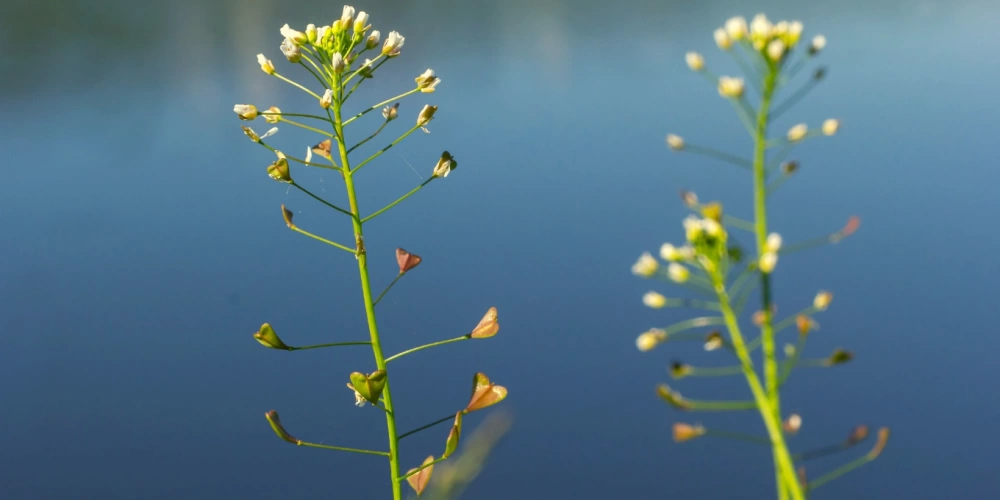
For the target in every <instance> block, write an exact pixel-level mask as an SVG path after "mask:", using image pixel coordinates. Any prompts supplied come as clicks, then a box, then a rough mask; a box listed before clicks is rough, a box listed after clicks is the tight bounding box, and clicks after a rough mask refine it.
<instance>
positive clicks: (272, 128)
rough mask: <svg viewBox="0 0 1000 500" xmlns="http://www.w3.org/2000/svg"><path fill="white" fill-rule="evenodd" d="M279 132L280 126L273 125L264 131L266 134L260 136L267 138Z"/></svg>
mask: <svg viewBox="0 0 1000 500" xmlns="http://www.w3.org/2000/svg"><path fill="white" fill-rule="evenodd" d="M277 133H278V127H271V129H270V130H268V131H267V132H264V135H262V136H260V138H261V139H267V138H268V137H271V136H272V135H274V134H277Z"/></svg>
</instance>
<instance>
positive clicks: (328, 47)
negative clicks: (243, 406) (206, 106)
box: [233, 6, 507, 500]
mask: <svg viewBox="0 0 1000 500" xmlns="http://www.w3.org/2000/svg"><path fill="white" fill-rule="evenodd" d="M370 28H371V26H370V25H369V24H368V14H366V13H364V12H359V13H357V15H355V11H354V8H353V7H350V6H345V7H344V10H343V14H342V16H341V17H340V18H339V19H336V20H334V21H333V23H332V24H331V25H330V26H323V27H319V28H317V27H316V26H314V25H312V24H310V25H309V26H307V27H306V29H305V31H297V30H294V29H292V28H290V27H289V26H288V25H287V24H286V25H285V26H284V27H282V28H281V35H282V36H283V37H284V41H283V42H282V43H281V47H280V48H281V52H282V54H283V55H284V57H285V59H287V60H288V61H289V62H291V63H293V64H295V65H297V66H301V67H302V68H304V69H305V70H306V71H307V72H308V73H309V74H311V75H312V76H313V77H315V78H316V80H317V81H318V82H319V84H320V85H321V86H322V88H323V90H322V91H315V92H314V91H313V90H310V89H309V88H308V87H307V86H306V85H302V84H299V83H297V82H295V81H293V80H291V79H290V78H288V77H286V76H285V75H282V74H281V73H279V72H278V71H277V69H276V68H275V66H274V64H273V63H272V62H271V60H270V59H268V58H267V57H265V56H264V55H263V54H260V55H258V56H257V62H258V64H260V68H261V70H262V71H263V72H264V73H266V74H268V75H270V76H273V77H275V78H278V79H280V80H282V81H285V82H287V83H289V84H290V85H292V86H294V87H296V88H298V89H299V90H301V91H303V92H305V93H306V94H308V95H310V96H312V98H313V99H315V100H316V103H317V106H318V108H319V109H318V111H316V112H315V113H316V114H312V113H285V112H282V111H281V110H280V109H279V108H277V107H273V106H272V107H270V108H269V109H267V110H266V111H260V110H258V108H257V107H256V106H254V105H251V104H240V105H236V106H235V107H234V109H233V110H234V111H235V112H236V114H237V115H238V116H239V118H240V119H242V120H254V119H256V118H257V117H258V116H261V117H263V118H264V120H265V121H266V122H267V123H272V124H276V123H285V124H288V125H291V126H295V127H299V128H302V129H305V130H309V131H311V132H314V133H317V134H319V135H320V136H322V137H323V140H322V142H319V143H318V144H316V145H314V146H311V147H307V148H306V154H305V158H304V159H299V158H295V157H292V156H289V155H286V154H284V153H282V152H281V151H279V150H277V149H275V148H274V147H272V146H271V145H269V144H268V143H267V142H264V139H266V138H268V137H270V136H272V135H274V133H276V132H277V128H272V129H271V130H269V131H268V132H266V133H264V134H260V135H258V134H257V133H256V132H255V131H254V130H253V129H251V128H249V127H243V131H244V133H245V134H246V135H247V136H248V137H250V140H252V141H253V142H255V143H257V144H260V145H261V146H263V147H265V148H267V149H269V150H271V151H272V152H274V154H275V155H276V157H277V158H276V160H275V161H274V162H273V163H271V164H270V165H269V166H268V167H267V173H268V175H269V176H270V177H271V178H272V179H274V180H276V181H279V182H282V183H286V184H289V185H291V186H293V187H295V188H296V189H298V190H299V191H302V192H303V193H305V194H306V195H308V196H309V197H311V198H313V199H314V200H315V201H318V202H319V203H322V204H323V205H325V206H327V207H328V208H331V209H333V210H335V211H337V212H340V213H341V214H344V215H346V216H347V217H349V218H350V220H351V226H352V228H353V232H354V242H353V245H350V244H340V243H336V242H334V241H331V240H328V239H326V238H323V237H321V236H317V235H315V234H313V233H310V232H307V231H305V230H303V229H301V228H299V227H298V226H297V225H296V224H295V223H294V222H293V221H292V216H293V214H292V212H291V211H290V210H288V209H287V208H285V206H284V205H282V207H281V210H282V216H283V217H284V220H285V224H287V225H288V227H289V229H291V230H292V231H295V232H297V233H300V234H303V235H305V236H308V237H310V238H313V239H315V240H318V241H321V242H323V243H326V244H327V245H330V246H332V247H334V248H337V249H339V250H342V251H345V252H348V253H350V254H352V255H353V256H354V257H355V259H356V260H357V263H358V271H359V274H360V277H361V293H362V296H363V297H364V307H365V314H366V316H367V319H368V331H369V337H370V338H369V340H366V341H352V342H334V343H329V344H320V345H309V346H303V347H293V346H290V345H288V344H286V343H285V342H284V341H283V340H282V339H281V338H280V337H278V335H277V333H275V331H274V329H273V328H272V327H271V326H270V325H269V324H267V323H265V324H264V325H263V326H261V328H260V329H259V330H258V331H257V333H255V334H254V338H255V339H256V340H257V341H258V342H260V343H261V344H262V345H264V346H265V347H268V348H271V349H276V350H284V351H297V350H302V349H315V348H322V347H336V346H348V345H368V346H371V349H372V353H373V354H374V357H375V366H374V367H369V368H368V369H366V370H364V371H356V372H353V373H350V374H345V375H347V378H348V382H347V387H348V388H349V389H350V390H351V391H352V392H353V393H354V398H355V403H356V404H357V406H359V407H361V406H365V403H370V404H371V405H372V406H374V407H375V408H378V409H379V410H381V411H380V412H379V413H384V414H385V419H386V427H387V434H388V447H389V450H388V451H376V450H362V449H354V448H344V447H340V446H330V445H325V444H316V443H311V442H306V441H303V440H301V439H298V438H294V437H292V436H291V434H289V433H288V432H287V431H286V430H285V428H284V427H283V425H282V423H281V421H280V420H279V418H278V413H277V412H275V411H274V410H272V411H269V412H267V413H266V415H265V416H266V417H267V420H268V422H269V423H270V424H271V427H272V429H273V430H274V432H275V433H276V434H277V435H278V437H280V438H281V439H284V440H285V441H288V442H290V443H293V444H296V445H299V446H310V447H314V448H325V449H331V450H340V451H347V452H354V453H361V454H368V455H379V456H383V457H387V458H388V459H389V469H390V475H391V480H392V494H393V498H394V499H396V500H398V499H400V498H402V486H401V485H402V483H403V482H404V481H405V482H408V483H409V484H410V485H411V486H412V487H413V489H414V490H415V491H416V492H417V494H418V495H420V493H422V492H423V489H424V487H425V486H426V485H427V482H428V480H429V479H430V476H431V472H432V471H433V467H434V465H435V464H437V463H440V462H442V461H444V460H446V459H447V458H448V457H449V456H450V455H451V454H452V453H454V451H455V449H456V448H457V447H458V444H459V439H460V437H461V432H462V418H463V416H465V415H467V414H468V413H470V412H473V411H476V410H481V409H483V408H486V407H489V406H492V405H494V404H496V403H499V402H500V401H502V400H503V399H504V398H505V397H506V396H507V389H505V388H504V387H503V386H500V385H497V384H495V383H493V382H492V381H490V379H489V378H488V377H487V376H486V375H484V374H482V373H477V374H475V375H474V377H473V383H472V395H471V397H470V399H469V402H468V403H467V404H466V406H465V407H464V408H461V409H458V410H457V411H454V412H451V413H449V414H448V415H447V416H446V417H444V418H442V419H439V420H437V421H435V422H431V423H429V424H427V425H424V426H421V427H418V428H416V429H414V430H411V431H409V432H404V433H400V432H399V431H398V430H397V418H396V411H397V410H396V408H395V407H394V406H393V404H392V395H391V391H390V389H389V385H390V384H389V382H390V376H389V375H390V372H389V370H388V364H389V362H391V361H393V360H395V359H398V358H400V357H403V356H406V355H408V354H411V353H414V352H417V351H420V350H423V349H427V348H430V347H436V346H439V345H444V344H449V343H452V342H458V341H462V340H470V339H483V338H488V337H492V336H493V335H496V333H497V331H499V329H500V325H499V322H498V321H497V310H496V308H490V309H489V310H488V311H487V312H486V314H485V316H483V318H482V320H481V321H480V322H479V324H478V325H476V327H475V328H474V329H473V330H472V331H471V332H470V333H468V334H465V335H462V336H459V337H455V338H452V339H448V340H442V341H439V342H434V343H431V344H426V345H421V346H418V347H414V348H412V349H409V350H406V351H403V352H400V353H398V354H395V355H393V356H389V357H386V356H385V355H384V354H383V351H382V341H381V339H380V337H379V330H378V323H377V321H376V316H375V306H376V305H377V304H378V303H379V301H380V300H381V299H382V298H383V297H384V296H385V294H386V293H387V292H388V291H389V289H391V288H392V287H393V285H395V284H396V283H397V282H398V281H399V280H400V278H402V277H403V276H404V275H405V274H407V273H408V272H409V271H411V270H413V269H414V268H415V267H417V266H418V265H419V264H420V263H421V261H422V259H421V258H420V257H419V256H417V255H415V254H412V253H410V252H407V251H406V250H403V249H402V248H399V249H396V263H397V264H398V266H399V272H398V274H397V275H396V277H395V279H393V280H392V282H390V283H389V284H388V286H386V288H385V289H384V290H383V291H382V293H380V294H379V295H378V296H377V297H376V296H375V295H374V294H373V293H372V288H371V284H370V279H369V274H368V252H367V249H366V248H365V240H364V233H363V229H364V228H365V227H366V225H367V224H368V223H370V222H372V220H373V219H375V218H376V217H378V216H379V215H381V214H383V213H385V212H386V211H388V210H389V209H391V208H393V207H395V206H396V205H397V204H399V203H400V202H401V201H403V200H405V199H406V198H408V197H410V196H412V195H413V194H415V193H416V192H417V191H420V190H421V189H423V188H424V187H426V186H427V185H428V184H430V183H431V182H432V181H434V180H435V179H439V178H444V177H447V176H448V174H449V173H450V172H451V171H452V170H454V169H455V168H456V167H457V166H458V162H457V161H456V160H455V158H454V157H453V156H452V155H451V154H450V153H448V152H447V151H445V152H444V153H442V154H441V157H440V158H439V159H438V160H437V162H436V164H435V165H434V168H433V170H432V171H431V175H430V178H428V179H427V180H426V181H424V182H422V183H421V184H419V185H418V186H417V187H415V188H414V189H413V190H411V191H410V192H408V193H406V194H404V195H403V196H401V197H400V198H399V199H397V200H396V201H394V202H392V203H390V204H388V205H386V206H385V207H383V208H381V209H379V210H376V211H375V212H373V213H371V214H369V215H367V216H362V215H361V211H360V209H359V204H358V198H357V194H356V191H355V184H354V177H355V176H356V175H358V171H359V170H361V167H364V166H365V165H367V164H368V163H370V162H371V161H372V160H375V159H376V158H378V157H379V156H380V155H381V154H382V153H385V152H386V151H387V150H388V149H389V148H391V147H393V146H395V145H397V144H399V142H400V141H402V140H403V139H405V138H407V137H408V136H410V134H412V133H413V132H415V131H417V129H423V130H424V131H425V132H426V131H427V129H426V127H427V125H428V124H429V123H430V121H431V120H432V119H433V118H434V114H435V112H436V111H437V106H431V105H425V106H424V107H423V108H422V109H421V110H420V112H419V113H417V114H416V116H415V120H414V125H412V126H411V127H410V128H409V129H408V130H406V131H405V132H404V133H403V134H402V135H400V136H399V137H398V138H396V139H395V140H394V141H392V142H391V143H389V144H388V145H387V146H385V147H383V148H382V149H379V150H378V151H377V152H375V154H373V155H371V156H369V157H368V158H366V159H364V160H362V161H360V162H354V163H352V160H351V155H350V154H351V153H352V152H354V151H355V150H356V149H357V148H358V147H359V146H361V145H363V144H365V143H366V142H368V141H370V140H372V139H374V138H375V137H377V136H378V135H379V134H380V133H381V132H382V131H383V130H384V129H385V128H386V127H387V126H388V125H389V123H390V122H392V121H394V120H395V119H397V118H398V117H399V102H398V101H399V100H400V99H403V98H405V97H407V96H411V95H413V94H418V93H420V94H430V93H433V92H434V91H435V90H436V88H437V86H438V84H439V83H440V82H441V79H440V78H438V77H437V76H435V75H434V72H433V71H432V70H430V69H428V70H427V71H425V72H424V73H422V74H420V75H418V76H417V77H416V78H414V81H415V82H416V85H415V86H414V87H413V88H411V89H410V90H408V91H406V92H403V93H402V94H400V95H398V96H395V97H392V98H390V99H386V100H384V101H382V102H380V103H378V104H375V105H372V106H367V107H364V108H362V109H361V110H360V111H358V112H357V113H355V114H353V115H351V116H350V118H348V119H346V120H345V119H344V118H343V113H344V111H345V108H344V105H345V103H346V102H347V100H348V99H349V98H350V97H351V96H352V95H353V94H354V91H355V90H357V89H358V87H359V86H360V85H361V84H362V83H363V82H364V81H365V80H367V79H370V78H373V77H374V75H375V73H376V71H378V70H379V69H380V68H381V67H382V66H383V65H384V64H385V63H387V62H389V61H391V60H392V59H394V58H396V57H398V56H399V55H400V51H401V49H402V47H403V42H404V41H405V39H404V37H403V36H401V35H400V34H399V33H397V32H395V31H393V32H390V33H389V35H388V36H387V37H386V38H385V41H384V42H381V35H380V33H379V32H378V31H369V30H370ZM380 42H381V43H380ZM380 45H381V49H380V50H379V47H380ZM369 51H374V53H373V56H374V57H373V58H370V59H369V58H365V59H364V60H363V62H360V63H359V61H361V56H362V55H364V54H365V53H367V52H369ZM379 109H381V111H382V118H383V121H382V124H381V125H380V126H379V127H378V128H377V129H376V130H375V131H374V132H373V133H371V134H370V135H367V137H365V138H364V139H361V140H360V141H358V142H357V143H356V144H353V145H349V144H348V142H347V138H346V135H345V127H346V126H347V125H349V124H351V123H354V122H356V121H358V120H359V119H360V118H362V117H364V116H365V115H366V114H368V113H370V112H372V111H375V110H379ZM293 119H294V120H293ZM299 119H304V120H312V121H315V122H317V123H318V127H320V128H317V127H313V126H310V125H306V124H305V123H300V121H298V120H299ZM304 120H303V121H304ZM355 126H357V125H355ZM314 157H319V158H321V160H320V161H318V162H317V161H313V158H314ZM289 162H294V163H299V164H302V165H306V166H310V167H318V168H323V169H328V170H333V171H336V172H337V173H338V174H339V175H340V177H341V178H342V179H343V180H344V186H345V188H346V190H347V202H348V205H347V206H348V208H342V207H340V206H337V205H334V204H333V203H331V202H329V201H327V200H325V199H323V198H320V197H319V196H317V195H315V194H313V193H312V192H310V191H309V190H307V189H306V188H305V187H303V186H302V185H301V184H299V183H298V182H296V181H295V180H294V179H293V177H292V173H291V170H290V167H289V165H290V163H289ZM352 165H353V166H352ZM372 368H374V369H372ZM369 370H370V371H369ZM445 422H452V427H451V429H450V431H449V433H448V436H447V438H446V440H445V449H444V452H443V453H442V454H441V455H440V456H439V457H438V458H435V457H434V455H431V456H429V457H428V458H427V460H425V461H424V462H423V464H421V465H420V466H418V467H416V468H413V469H410V470H409V471H408V472H406V473H402V472H400V460H399V442H400V441H401V440H402V439H404V438H405V437H407V436H410V435H413V434H415V433H417V432H420V431H423V430H425V429H429V428H431V427H433V426H436V425H438V424H442V423H445Z"/></svg>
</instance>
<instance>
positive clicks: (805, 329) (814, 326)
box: [795, 314, 819, 335]
mask: <svg viewBox="0 0 1000 500" xmlns="http://www.w3.org/2000/svg"><path fill="white" fill-rule="evenodd" d="M795 328H797V329H798V330H799V335H809V332H811V331H813V330H818V329H819V323H817V322H816V320H815V319H813V318H811V317H809V316H806V315H805V314H800V315H798V316H796V317H795Z"/></svg>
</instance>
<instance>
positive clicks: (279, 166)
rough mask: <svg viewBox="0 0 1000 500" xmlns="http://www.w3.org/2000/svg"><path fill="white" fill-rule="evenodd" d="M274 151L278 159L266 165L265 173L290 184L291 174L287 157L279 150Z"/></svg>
mask: <svg viewBox="0 0 1000 500" xmlns="http://www.w3.org/2000/svg"><path fill="white" fill-rule="evenodd" d="M274 153H275V154H277V155H278V159H277V160H276V161H275V162H274V163H272V164H270V165H268V167H267V175H268V176H270V177H271V178H272V179H274V180H276V181H279V182H287V183H289V184H291V182H292V175H291V172H290V171H289V170H288V159H287V158H285V154H284V153H282V152H281V151H275V152H274Z"/></svg>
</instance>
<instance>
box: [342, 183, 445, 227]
mask: <svg viewBox="0 0 1000 500" xmlns="http://www.w3.org/2000/svg"><path fill="white" fill-rule="evenodd" d="M351 175H353V173H352V174H351ZM434 179H437V177H431V178H430V179H427V180H426V181H424V182H423V183H421V184H420V185H419V186H417V187H415V188H413V189H412V190H410V192H409V193H406V194H404V195H403V196H401V197H400V198H399V199H398V200H396V201H394V202H392V203H390V204H388V205H386V206H385V207H383V208H382V209H381V210H379V211H378V212H375V213H373V214H371V215H369V216H368V217H365V218H364V219H361V222H368V221H370V220H372V219H374V218H375V217H377V216H379V215H381V214H382V213H383V212H385V211H386V210H389V209H390V208H392V207H394V206H396V204H398V203H399V202H401V201H403V200H405V199H407V198H409V197H410V196H411V195H413V193H416V192H417V191H420V190H421V189H423V187H424V186H426V185H427V184H430V182H431V181H433V180H434Z"/></svg>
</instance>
